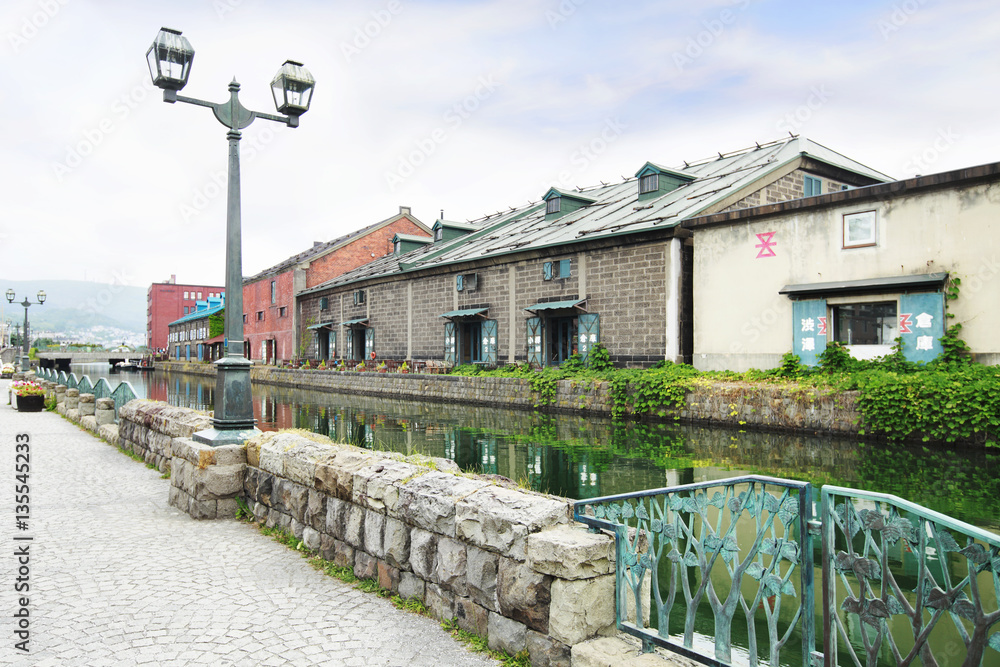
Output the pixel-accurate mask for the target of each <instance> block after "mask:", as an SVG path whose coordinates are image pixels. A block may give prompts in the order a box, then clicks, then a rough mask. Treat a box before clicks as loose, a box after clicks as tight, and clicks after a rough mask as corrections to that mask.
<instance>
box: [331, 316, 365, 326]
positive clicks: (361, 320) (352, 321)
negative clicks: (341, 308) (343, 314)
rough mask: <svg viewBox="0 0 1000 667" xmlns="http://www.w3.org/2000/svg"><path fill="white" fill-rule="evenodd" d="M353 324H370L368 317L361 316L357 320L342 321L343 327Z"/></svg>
mask: <svg viewBox="0 0 1000 667" xmlns="http://www.w3.org/2000/svg"><path fill="white" fill-rule="evenodd" d="M331 324H332V322H331ZM352 324H368V318H367V317H359V318H358V319H356V320H347V321H346V322H341V323H340V326H342V327H349V326H351V325H352Z"/></svg>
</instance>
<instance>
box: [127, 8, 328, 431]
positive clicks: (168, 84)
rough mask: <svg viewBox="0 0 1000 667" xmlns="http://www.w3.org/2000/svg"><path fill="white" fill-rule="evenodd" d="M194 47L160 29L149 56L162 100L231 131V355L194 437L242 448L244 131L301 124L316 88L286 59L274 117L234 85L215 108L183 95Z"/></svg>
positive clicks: (249, 407)
mask: <svg viewBox="0 0 1000 667" xmlns="http://www.w3.org/2000/svg"><path fill="white" fill-rule="evenodd" d="M193 60H194V49H193V48H191V42H189V41H188V40H187V38H186V37H184V36H183V35H182V34H181V33H180V31H178V30H171V29H170V28H161V29H160V32H159V33H157V35H156V39H155V40H153V44H152V45H151V46H150V47H149V50H148V51H147V52H146V61H147V63H148V64H149V74H150V76H151V77H152V78H153V84H154V85H155V86H157V87H159V88H162V89H163V101H164V102H169V103H171V104H173V103H174V102H185V103H187V104H195V105H198V106H203V107H208V108H210V109H211V110H212V111H213V112H214V113H215V117H216V118H217V119H218V120H219V122H220V123H222V124H223V125H225V126H226V127H228V128H229V132H227V133H226V138H227V139H228V140H229V188H228V198H227V207H226V301H227V303H226V319H225V329H224V333H225V337H226V341H227V344H226V355H225V356H224V357H223V358H222V359H219V360H218V361H216V362H215V363H216V366H217V368H218V375H217V377H216V385H215V417H214V418H213V419H212V428H211V429H207V430H204V431H199V432H197V433H195V434H194V436H193V437H194V439H195V440H197V441H198V442H202V443H205V444H208V445H212V446H219V445H230V444H238V443H241V442H243V441H244V440H246V439H247V438H249V437H252V436H253V434H254V433H256V432H257V429H256V428H255V427H254V418H253V403H252V393H251V388H250V367H251V366H253V362H252V361H250V360H249V359H246V358H245V357H244V356H243V345H244V343H243V256H242V253H243V250H242V241H241V232H240V226H241V220H240V144H239V142H240V137H241V136H242V135H241V133H240V130H242V129H243V128H245V127H247V126H248V125H250V123H252V122H253V121H254V119H255V118H263V119H265V120H273V121H277V122H279V123H285V124H286V125H288V126H289V127H298V126H299V116H301V115H302V114H304V113H305V112H306V111H308V110H309V103H310V102H311V101H312V91H313V88H315V86H316V81H315V79H313V77H312V75H311V74H310V73H309V71H308V70H307V69H306V68H305V67H303V66H302V64H301V63H297V62H295V61H292V60H288V61H286V62H285V63H284V64H283V65H282V66H281V69H280V70H278V73H277V75H275V77H274V79H273V80H272V81H271V92H272V94H273V95H274V104H275V107H276V108H277V110H278V112H279V113H282V114H285V115H275V114H269V113H262V112H260V111H251V110H249V109H247V108H246V107H244V106H243V105H242V104H240V101H239V90H240V84H238V83H237V82H236V79H235V78H234V79H233V81H232V82H231V83H230V84H229V93H230V95H229V100H228V101H226V102H222V103H219V104H216V103H214V102H206V101H204V100H199V99H195V98H193V97H184V96H183V95H178V94H177V91H179V90H181V89H182V88H184V86H185V85H187V80H188V76H189V75H190V74H191V63H192V61H193Z"/></svg>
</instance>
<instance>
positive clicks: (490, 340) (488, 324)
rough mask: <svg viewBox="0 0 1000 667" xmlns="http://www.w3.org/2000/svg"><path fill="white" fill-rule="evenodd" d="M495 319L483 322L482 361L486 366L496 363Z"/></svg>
mask: <svg viewBox="0 0 1000 667" xmlns="http://www.w3.org/2000/svg"><path fill="white" fill-rule="evenodd" d="M497 328H498V327H497V321H496V320H486V321H485V322H483V328H482V335H483V348H482V349H483V362H484V363H485V364H486V365H487V366H496V365H497Z"/></svg>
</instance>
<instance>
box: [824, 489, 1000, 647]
mask: <svg viewBox="0 0 1000 667" xmlns="http://www.w3.org/2000/svg"><path fill="white" fill-rule="evenodd" d="M821 516H822V522H823V601H824V604H823V612H824V613H823V624H824V633H823V636H824V649H823V650H824V654H825V657H826V664H827V665H838V664H847V665H855V666H856V667H861V666H862V665H866V666H868V665H876V664H879V658H880V656H881V658H882V659H883V662H888V664H895V665H899V666H900V667H905V666H906V665H918V664H919V665H938V664H945V663H939V662H938V658H942V659H944V660H948V662H947V664H959V663H958V662H957V659H956V660H954V661H953V660H951V659H952V658H955V657H956V656H960V651H959V650H955V649H957V647H958V643H957V642H961V645H963V646H964V649H965V658H964V660H963V661H962V662H961V663H960V664H962V665H963V667H979V666H981V665H996V664H1000V654H998V653H997V652H1000V632H993V633H992V634H991V629H992V628H993V626H995V625H996V624H997V623H998V622H1000V538H998V537H997V536H996V535H994V534H992V533H989V532H987V531H984V530H981V529H979V528H976V527H974V526H970V525H968V524H966V523H963V522H961V521H956V520H955V519H952V518H950V517H947V516H945V515H943V514H940V513H938V512H934V511H932V510H928V509H926V508H924V507H921V506H920V505H916V504H914V503H911V502H908V501H906V500H903V499H901V498H898V497H896V496H892V495H888V494H882V493H872V492H868V491H858V490H855V489H845V488H841V487H837V486H825V487H823V490H822V510H821ZM914 575H915V576H914ZM946 619H947V620H946ZM849 628H850V629H851V630H854V631H853V632H852V631H851V630H849ZM858 630H860V631H858ZM851 635H854V641H852V637H851ZM858 636H860V646H858V645H857V644H858V643H859V642H858V641H857V638H858ZM942 646H945V647H947V649H946V650H947V653H948V656H947V657H945V656H943V655H936V652H935V648H940V647H942Z"/></svg>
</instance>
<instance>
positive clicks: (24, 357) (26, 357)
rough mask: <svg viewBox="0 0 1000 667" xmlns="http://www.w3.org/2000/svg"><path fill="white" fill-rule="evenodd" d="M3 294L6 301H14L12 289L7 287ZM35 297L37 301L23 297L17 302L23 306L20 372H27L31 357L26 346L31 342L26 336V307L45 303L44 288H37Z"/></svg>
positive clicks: (29, 368)
mask: <svg viewBox="0 0 1000 667" xmlns="http://www.w3.org/2000/svg"><path fill="white" fill-rule="evenodd" d="M5 296H6V297H7V301H8V302H10V303H14V299H15V298H16V295H15V294H14V290H12V289H8V290H7V293H6V294H5ZM35 298H36V299H38V301H35V302H31V301H28V297H24V301H22V302H21V303H20V304H19V305H22V306H24V334H23V335H22V336H21V349H22V353H21V372H22V373H27V372H28V371H29V370H31V358H30V351H29V349H28V346H29V345H30V344H31V342H30V341H31V339H30V338H29V336H28V307H29V306H35V305H38V306H40V305H42V304H43V303H45V290H41V289H40V290H38V294H36V295H35Z"/></svg>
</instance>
